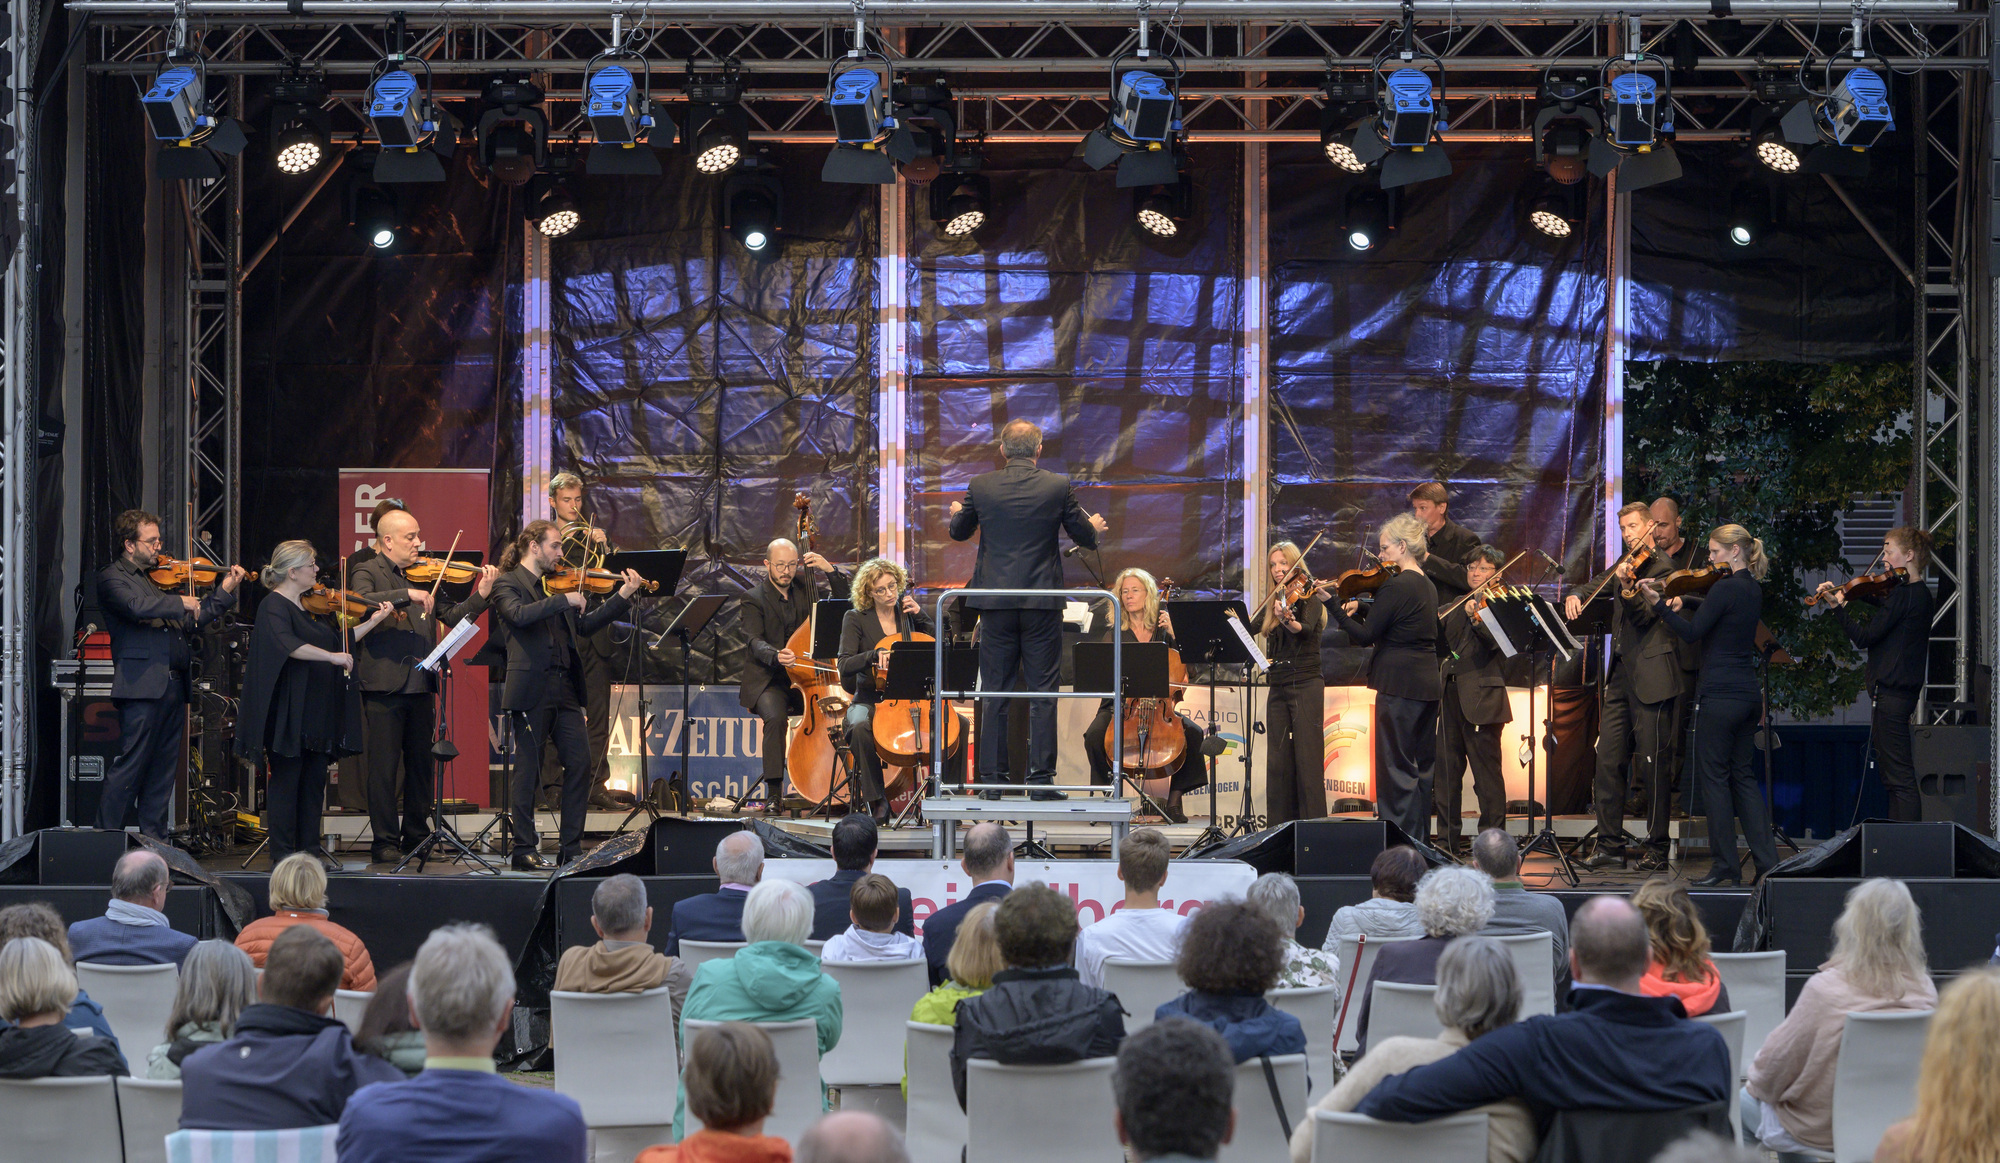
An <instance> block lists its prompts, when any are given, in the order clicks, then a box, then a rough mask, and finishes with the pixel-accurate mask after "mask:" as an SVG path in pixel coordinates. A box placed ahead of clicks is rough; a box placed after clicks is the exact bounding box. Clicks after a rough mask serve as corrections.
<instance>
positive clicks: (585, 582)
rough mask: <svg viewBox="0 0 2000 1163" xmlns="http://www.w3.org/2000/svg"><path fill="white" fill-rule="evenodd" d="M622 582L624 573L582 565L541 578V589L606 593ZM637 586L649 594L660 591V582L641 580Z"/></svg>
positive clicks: (553, 592) (557, 592) (556, 592)
mask: <svg viewBox="0 0 2000 1163" xmlns="http://www.w3.org/2000/svg"><path fill="white" fill-rule="evenodd" d="M624 584H625V575H624V574H622V573H612V572H611V571H610V570H608V569H585V568H583V567H582V566H577V567H576V568H575V569H565V570H559V571H557V572H555V573H552V574H549V575H548V576H547V577H544V578H543V579H542V589H543V591H544V592H546V593H551V594H569V593H575V592H576V591H577V590H582V591H583V592H584V593H587V594H608V593H610V592H611V591H612V590H615V589H617V588H618V587H619V586H622V585H624ZM639 588H640V589H642V590H645V591H646V592H647V593H649V594H655V593H658V592H659V591H660V583H659V582H656V581H643V582H640V583H639Z"/></svg>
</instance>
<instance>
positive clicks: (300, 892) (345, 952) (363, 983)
mask: <svg viewBox="0 0 2000 1163" xmlns="http://www.w3.org/2000/svg"><path fill="white" fill-rule="evenodd" d="M271 913H272V915H271V916H268V917H259V918H257V919H256V920H254V921H252V922H250V924H249V925H247V926H245V928H244V930H243V931H242V932H241V933H238V934H236V947H237V948H238V949H241V950H243V951H244V952H245V953H248V954H249V955H250V961H251V964H253V965H255V966H257V967H258V968H259V969H261V968H263V967H264V958H265V956H266V955H268V954H269V953H270V952H271V942H273V941H275V940H277V939H278V934H280V933H282V932H284V931H285V930H286V929H289V928H291V927H292V926H293V925H311V926H312V927H313V928H315V929H318V930H319V931H320V932H321V933H322V934H324V935H325V936H326V939H327V940H329V941H332V942H333V944H334V946H335V947H336V948H338V949H339V950H340V957H341V961H342V962H343V964H344V968H343V969H342V970H341V973H340V988H342V989H351V990H356V991H358V992H361V993H369V992H372V991H373V990H374V988H375V962H374V960H373V959H372V958H370V957H369V956H368V946H366V945H363V944H362V943H361V938H359V937H357V936H355V935H354V934H353V933H352V932H351V931H349V930H348V929H347V928H346V927H345V926H343V925H336V924H334V923H333V922H332V921H331V920H328V919H327V915H326V866H325V865H323V864H321V863H320V862H319V857H317V856H315V855H313V854H312V853H310V852H294V853H292V854H291V855H290V856H287V857H285V858H284V859H283V860H280V861H278V866H277V867H276V868H273V869H272V870H271Z"/></svg>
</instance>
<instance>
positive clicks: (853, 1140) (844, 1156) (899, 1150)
mask: <svg viewBox="0 0 2000 1163" xmlns="http://www.w3.org/2000/svg"><path fill="white" fill-rule="evenodd" d="M792 1163H910V1153H909V1151H908V1150H907V1149H906V1148H905V1147H904V1146H903V1136H901V1135H899V1134H897V1133H896V1128H894V1127H892V1126H890V1125H889V1124H888V1123H887V1122H885V1121H884V1120H883V1118H882V1116H881V1115H878V1114H874V1113H872V1112H870V1111H835V1112H834V1113H832V1114H830V1115H825V1116H823V1117H821V1119H820V1120H819V1121H818V1122H816V1123H814V1124H813V1125H812V1126H811V1127H808V1128H807V1129H806V1133H805V1134H804V1135H802V1136H800V1138H799V1147H798V1150H797V1151H795V1152H793V1153H792Z"/></svg>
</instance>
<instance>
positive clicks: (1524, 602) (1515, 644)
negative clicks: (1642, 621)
mask: <svg viewBox="0 0 2000 1163" xmlns="http://www.w3.org/2000/svg"><path fill="white" fill-rule="evenodd" d="M1478 617H1479V619H1480V620H1481V621H1482V622H1483V623H1485V625H1486V628H1487V630H1488V631H1490V632H1491V633H1492V635H1493V641H1494V643H1495V644H1496V645H1498V646H1499V647H1500V651H1501V653H1503V654H1505V655H1506V656H1507V657H1509V658H1512V657H1514V656H1516V655H1519V654H1526V655H1527V656H1528V731H1529V739H1530V740H1531V741H1533V743H1534V746H1531V747H1530V748H1529V749H1528V832H1529V836H1528V839H1527V840H1526V841H1525V842H1524V843H1522V845H1521V857H1522V859H1524V860H1525V859H1526V858H1527V856H1528V854H1529V853H1531V852H1542V853H1546V854H1547V855H1549V856H1550V857H1552V858H1553V859H1554V860H1555V862H1556V875H1557V876H1560V877H1561V878H1562V879H1563V882H1564V883H1566V884H1568V885H1569V886H1570V887H1571V888H1575V887H1576V886H1577V884H1578V883H1579V879H1578V877H1577V874H1576V868H1575V866H1574V865H1572V864H1571V863H1570V859H1569V853H1567V852H1564V851H1563V847H1562V844H1561V842H1560V841H1558V840H1557V839H1556V831H1555V822H1556V820H1555V812H1554V810H1553V809H1551V808H1550V807H1549V805H1548V804H1546V803H1544V804H1542V805H1541V807H1542V812H1543V814H1542V821H1543V822H1542V827H1541V829H1540V830H1539V831H1537V830H1536V828H1535V815H1536V813H1535V807H1536V804H1535V774H1536V771H1537V768H1538V767H1539V756H1540V754H1541V752H1542V751H1543V750H1544V748H1547V749H1549V750H1551V751H1552V750H1553V749H1554V747H1555V720H1554V711H1555V664H1556V660H1557V658H1558V657H1560V658H1562V659H1563V660H1565V661H1567V660H1568V659H1569V658H1571V657H1572V656H1573V655H1574V654H1575V653H1576V651H1578V650H1580V649H1582V645H1581V644H1580V643H1578V642H1577V640H1576V639H1575V638H1574V637H1572V636H1571V635H1570V633H1569V629H1568V627H1567V626H1566V625H1565V624H1564V623H1563V620H1562V617H1561V616H1560V615H1559V614H1558V613H1557V612H1556V609H1555V607H1553V606H1551V605H1549V603H1548V600H1547V599H1545V598H1543V597H1542V596H1541V595H1540V594H1536V593H1532V592H1530V593H1527V594H1525V595H1521V596H1510V597H1505V598H1502V597H1496V598H1494V599H1493V600H1492V601H1489V602H1488V603H1487V604H1486V607H1485V608H1484V609H1482V610H1481V611H1480V612H1479V614H1478ZM1544 648H1546V649H1547V650H1548V651H1549V668H1548V669H1549V694H1548V700H1547V704H1546V706H1545V707H1544V710H1543V716H1542V720H1541V722H1542V734H1543V738H1541V739H1536V738H1535V735H1534V732H1535V726H1534V724H1535V688H1536V687H1537V686H1539V685H1540V679H1539V675H1540V672H1541V669H1542V667H1541V654H1542V650H1543V649H1544Z"/></svg>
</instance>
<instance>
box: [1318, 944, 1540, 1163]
mask: <svg viewBox="0 0 2000 1163" xmlns="http://www.w3.org/2000/svg"><path fill="white" fill-rule="evenodd" d="M1521 993H1522V991H1521V979H1520V977H1519V976H1518V975H1517V974H1516V973H1515V972H1514V958H1513V956H1512V955H1510V954H1509V953H1508V952H1507V949H1506V946H1504V945H1502V944H1500V942H1498V941H1496V940H1494V939H1493V938H1491V937H1461V938H1459V939H1458V940H1456V941H1453V942H1452V943H1451V946H1450V947H1449V948H1447V949H1446V950H1445V951H1444V955H1443V956H1442V957H1439V958H1438V963H1437V998H1436V1001H1435V1002H1434V1003H1433V1004H1435V1005H1436V1007H1437V1016H1438V1023H1439V1024H1440V1025H1442V1026H1443V1027H1444V1029H1443V1031H1441V1032H1440V1033H1439V1034H1438V1036H1437V1037H1435V1038H1403V1037H1397V1038H1384V1039H1382V1041H1381V1043H1380V1044H1379V1045H1375V1046H1371V1047H1369V1048H1368V1053H1367V1054H1365V1055H1363V1056H1362V1057H1361V1060H1360V1061H1358V1062H1356V1063H1355V1064H1354V1065H1353V1066H1351V1067H1349V1068H1348V1071H1347V1077H1345V1078H1343V1079H1341V1080H1340V1083H1339V1085H1337V1086H1335V1087H1334V1088H1333V1089H1331V1090H1329V1091H1327V1092H1326V1094H1325V1095H1324V1096H1322V1097H1321V1098H1320V1100H1319V1101H1318V1102H1317V1103H1314V1104H1313V1105H1314V1107H1315V1108H1316V1109H1319V1110H1323V1111H1351V1110H1353V1109H1354V1108H1355V1107H1356V1106H1358V1105H1360V1103H1361V1100H1362V1099H1364V1098H1366V1097H1368V1092H1369V1091H1371V1090H1373V1089H1375V1084H1376V1083H1378V1082H1380V1081H1382V1080H1383V1079H1384V1078H1387V1077H1389V1076H1390V1075H1392V1074H1401V1073H1403V1072H1404V1071H1406V1070H1410V1069H1412V1068H1414V1067H1418V1066H1423V1065H1426V1064H1428V1063H1431V1062H1436V1061H1437V1060H1438V1059H1440V1058H1444V1057H1446V1056H1448V1055H1451V1054H1454V1053H1456V1052H1457V1051H1458V1050H1459V1049H1461V1048H1462V1047H1464V1046H1466V1045H1467V1044H1469V1043H1470V1042H1472V1041H1473V1040H1474V1039H1475V1038H1479V1037H1483V1036H1484V1035H1487V1034H1490V1033H1492V1032H1493V1031H1495V1030H1498V1029H1501V1028H1502V1027H1505V1026H1510V1025H1513V1024H1514V1019H1515V1017H1516V1016H1517V1015H1518V1014H1519V1013H1520V1012H1521ZM1478 1109H1480V1110H1482V1111H1485V1112H1486V1114H1487V1116H1488V1117H1487V1121H1486V1163H1524V1161H1525V1160H1528V1159H1532V1158H1534V1156H1535V1148H1536V1145H1537V1144H1536V1138H1535V1117H1534V1115H1533V1114H1531V1113H1530V1112H1529V1110H1528V1106H1527V1104H1526V1103H1524V1102H1522V1101H1521V1100H1519V1099H1513V1098H1510V1099H1508V1100H1506V1101H1505V1102H1496V1103H1492V1104H1490V1105H1488V1106H1483V1107H1480V1108H1478ZM1312 1147H1313V1120H1312V1112H1311V1111H1307V1112H1306V1117H1305V1118H1304V1119H1302V1120H1300V1122H1299V1125H1298V1127H1297V1129H1295V1130H1293V1131H1292V1163H1309V1161H1310V1160H1311V1159H1312Z"/></svg>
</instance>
